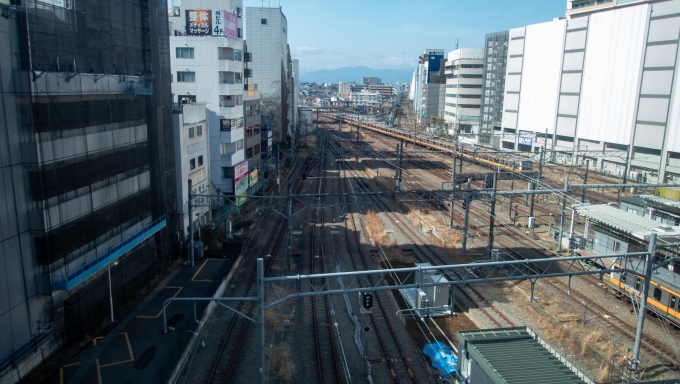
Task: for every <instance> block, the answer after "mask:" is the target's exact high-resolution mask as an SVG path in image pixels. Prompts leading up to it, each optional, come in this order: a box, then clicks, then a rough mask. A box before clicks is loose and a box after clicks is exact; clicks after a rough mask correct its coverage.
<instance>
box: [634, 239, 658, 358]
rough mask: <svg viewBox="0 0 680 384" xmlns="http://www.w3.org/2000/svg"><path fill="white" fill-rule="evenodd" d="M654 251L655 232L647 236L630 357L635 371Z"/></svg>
mask: <svg viewBox="0 0 680 384" xmlns="http://www.w3.org/2000/svg"><path fill="white" fill-rule="evenodd" d="M655 253H656V233H652V235H651V236H650V238H649V246H648V247H647V256H646V260H645V279H644V280H643V283H642V292H641V297H640V307H639V308H638V313H637V314H638V323H637V329H636V330H635V344H634V346H633V357H632V358H631V364H630V370H631V371H637V369H638V365H639V364H640V342H641V341H642V328H643V327H644V325H645V315H646V314H647V296H648V295H649V281H650V280H652V267H653V264H652V263H653V261H654V254H655Z"/></svg>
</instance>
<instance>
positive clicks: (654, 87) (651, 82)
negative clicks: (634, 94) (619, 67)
mask: <svg viewBox="0 0 680 384" xmlns="http://www.w3.org/2000/svg"><path fill="white" fill-rule="evenodd" d="M672 85H673V71H645V72H643V74H642V86H641V87H640V94H642V95H670V93H671V86H672Z"/></svg>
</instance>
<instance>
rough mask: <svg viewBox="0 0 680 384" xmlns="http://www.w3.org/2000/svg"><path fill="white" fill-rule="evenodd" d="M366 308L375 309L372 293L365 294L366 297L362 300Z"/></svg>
mask: <svg viewBox="0 0 680 384" xmlns="http://www.w3.org/2000/svg"><path fill="white" fill-rule="evenodd" d="M362 299H363V300H362V301H363V304H364V308H365V309H371V307H373V295H372V294H370V293H364V297H363V298H362Z"/></svg>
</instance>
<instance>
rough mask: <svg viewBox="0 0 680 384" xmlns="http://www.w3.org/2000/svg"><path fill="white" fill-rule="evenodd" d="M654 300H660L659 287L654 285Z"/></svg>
mask: <svg viewBox="0 0 680 384" xmlns="http://www.w3.org/2000/svg"><path fill="white" fill-rule="evenodd" d="M653 297H654V300H656V301H661V288H659V287H654V294H653Z"/></svg>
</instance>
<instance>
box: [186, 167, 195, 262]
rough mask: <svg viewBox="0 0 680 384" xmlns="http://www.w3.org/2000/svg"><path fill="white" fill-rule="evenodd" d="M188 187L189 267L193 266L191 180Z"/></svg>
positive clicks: (188, 181)
mask: <svg viewBox="0 0 680 384" xmlns="http://www.w3.org/2000/svg"><path fill="white" fill-rule="evenodd" d="M187 185H188V186H189V199H188V200H187V207H188V209H187V210H188V211H189V261H190V262H191V266H192V267H193V266H194V220H193V218H194V216H193V215H194V212H193V210H192V209H191V208H192V207H191V179H189V180H187Z"/></svg>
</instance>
